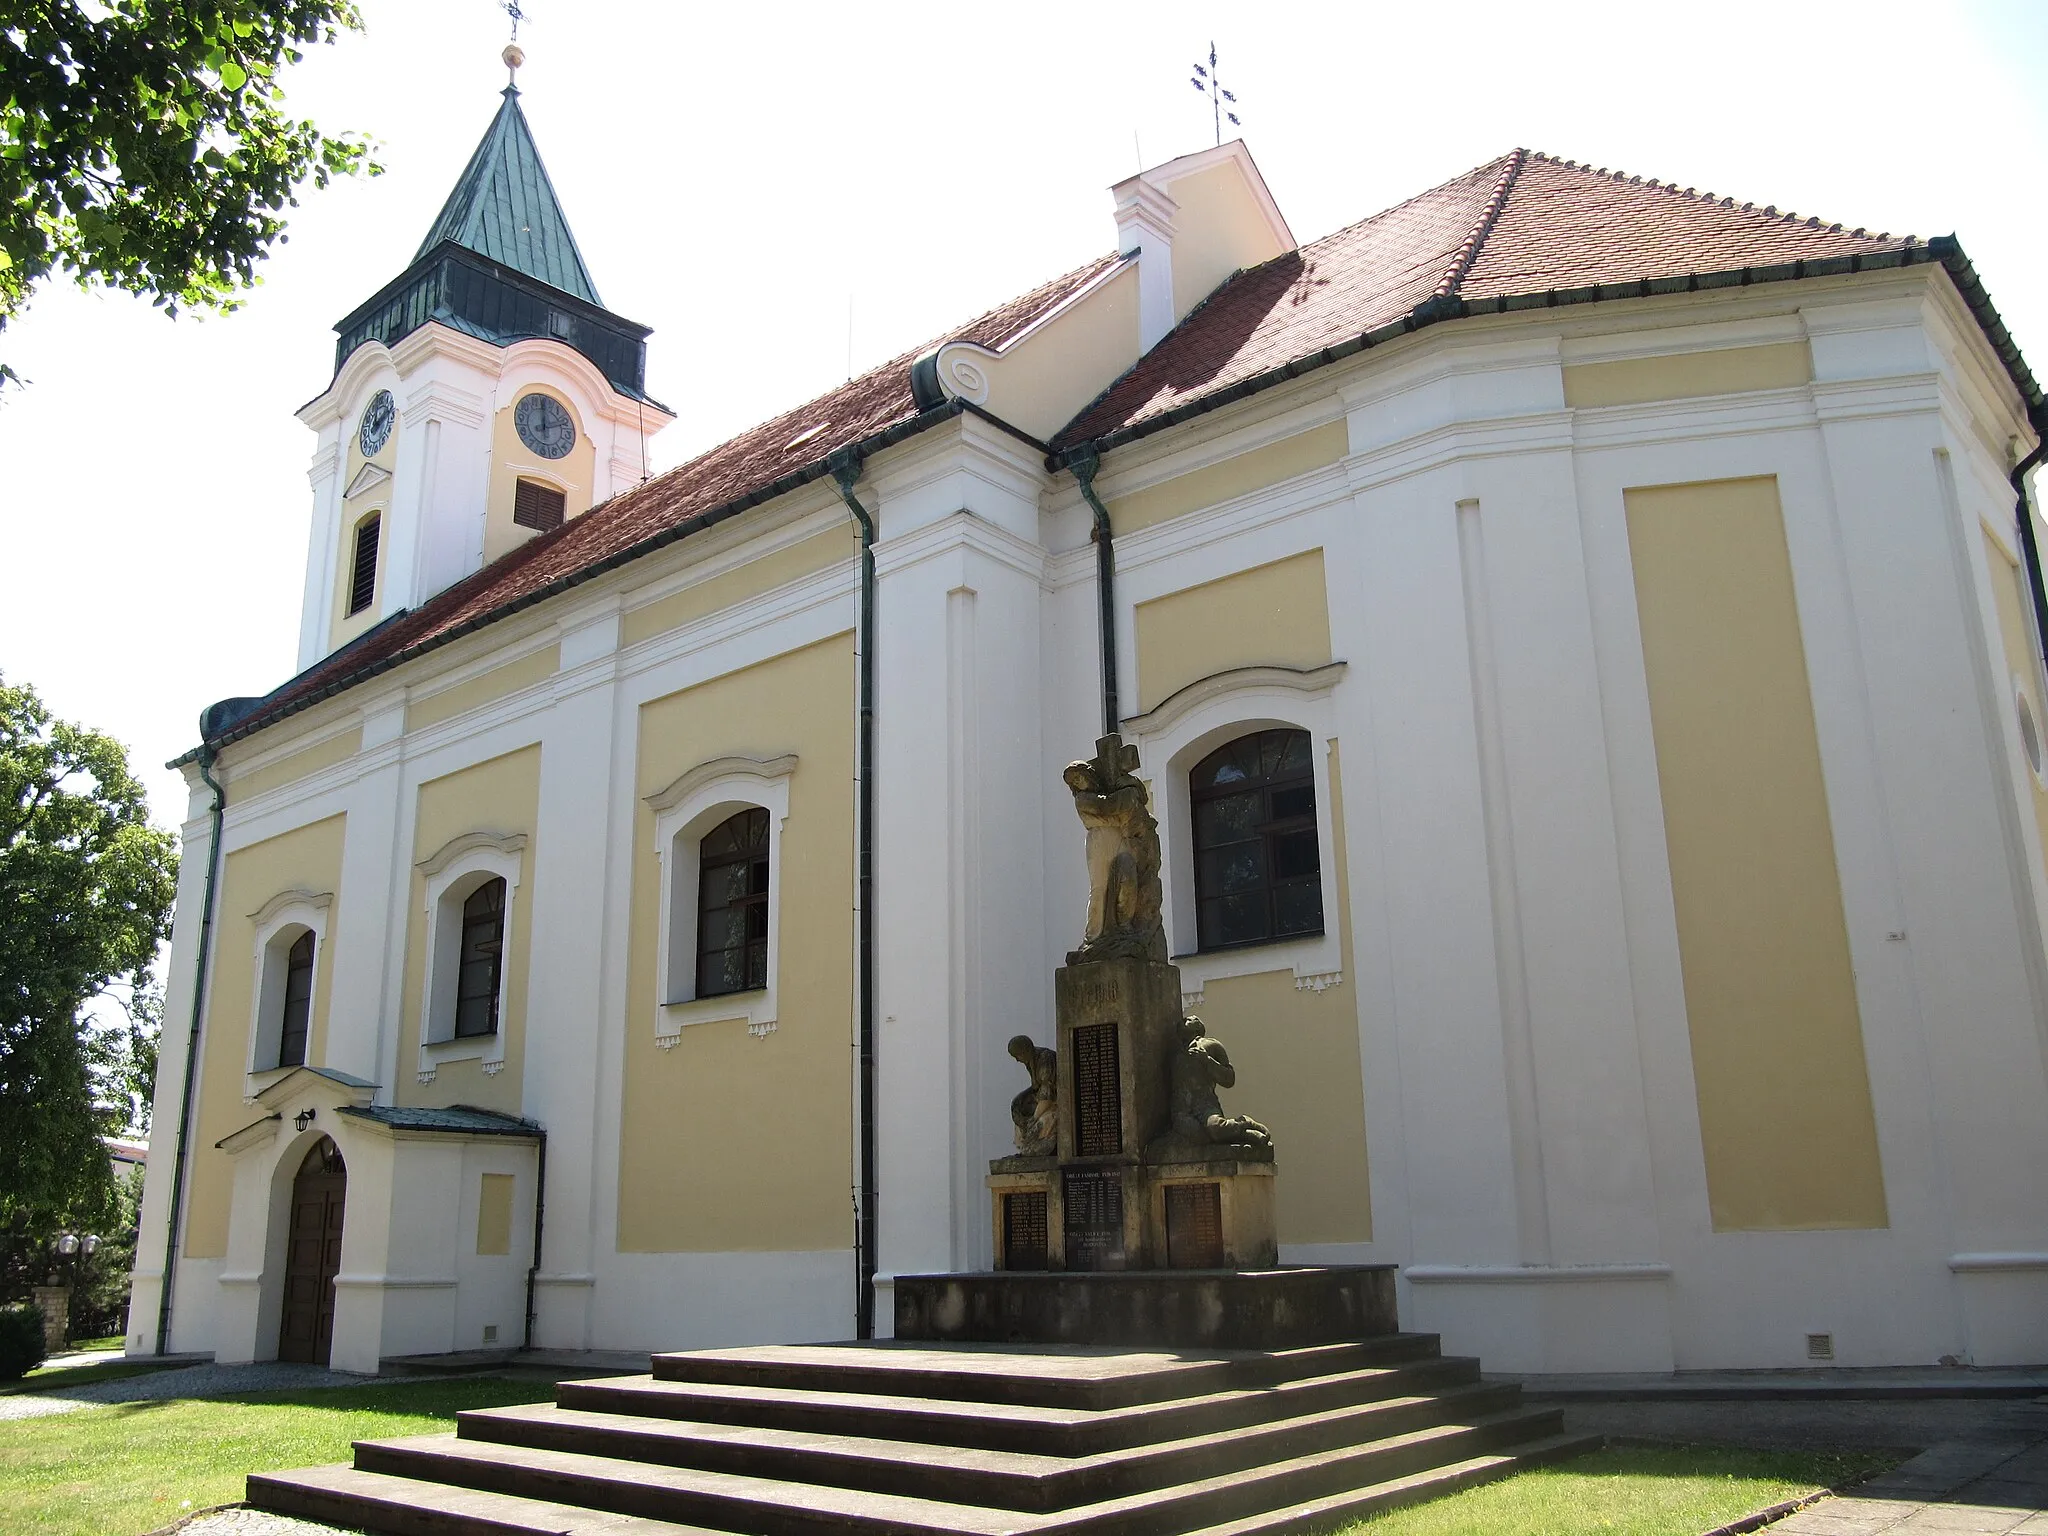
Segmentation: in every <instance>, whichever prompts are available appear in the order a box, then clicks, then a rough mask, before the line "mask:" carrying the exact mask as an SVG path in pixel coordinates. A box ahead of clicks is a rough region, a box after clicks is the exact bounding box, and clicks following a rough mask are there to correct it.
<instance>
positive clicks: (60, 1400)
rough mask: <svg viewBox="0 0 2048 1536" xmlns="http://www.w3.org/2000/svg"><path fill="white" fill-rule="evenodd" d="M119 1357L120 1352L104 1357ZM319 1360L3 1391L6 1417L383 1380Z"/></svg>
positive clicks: (0, 1416) (191, 1368) (187, 1369)
mask: <svg viewBox="0 0 2048 1536" xmlns="http://www.w3.org/2000/svg"><path fill="white" fill-rule="evenodd" d="M102 1358H113V1359H119V1358H120V1357H119V1356H112V1357H102ZM377 1379H378V1378H377V1377H374V1376H358V1375H355V1374H354V1373H352V1372H349V1371H330V1370H328V1369H327V1368H326V1367H325V1366H319V1365H291V1364H286V1363H283V1362H280V1361H275V1360H272V1361H267V1362H265V1363H263V1364H260V1365H187V1366H179V1367H175V1368H173V1369H170V1370H163V1371H151V1372H149V1373H147V1374H146V1375H139V1376H122V1377H118V1378H116V1379H115V1380H113V1381H95V1382H88V1383H87V1384H86V1385H84V1386H82V1387H65V1388H63V1389H61V1390H59V1391H54V1392H21V1393H14V1394H10V1395H8V1396H6V1397H0V1421H5V1420H9V1419H39V1418H43V1417H45V1416H47V1415H49V1414H53V1413H70V1412H72V1411H73V1410H75V1409H78V1408H84V1407H88V1406H90V1405H92V1404H94V1403H146V1402H157V1401H161V1400H163V1399H166V1398H187V1397H230V1396H233V1395H234V1394H236V1393H238V1392H297V1391H304V1390H306V1389H307V1388H311V1387H358V1386H362V1385H364V1384H366V1383H368V1382H372V1381H375V1380H377Z"/></svg>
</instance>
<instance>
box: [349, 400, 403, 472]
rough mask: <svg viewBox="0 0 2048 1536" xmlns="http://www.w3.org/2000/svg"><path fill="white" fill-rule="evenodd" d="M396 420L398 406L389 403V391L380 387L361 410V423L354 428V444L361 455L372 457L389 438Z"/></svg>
mask: <svg viewBox="0 0 2048 1536" xmlns="http://www.w3.org/2000/svg"><path fill="white" fill-rule="evenodd" d="M397 420H398V408H397V407H396V406H394V405H393V404H392V403H391V391H390V390H388V389H380V390H378V391H377V393H376V394H374V395H372V396H371V397H370V403H369V405H368V406H367V407H365V408H364V410H363V424H362V425H361V426H360V427H358V428H356V446H357V447H358V448H361V449H362V450H363V457H364V458H366V459H373V458H375V457H376V456H377V453H378V451H379V450H380V449H382V448H383V446H384V445H385V443H387V442H389V441H390V439H391V428H392V425H393V423H395V422H396V421H397Z"/></svg>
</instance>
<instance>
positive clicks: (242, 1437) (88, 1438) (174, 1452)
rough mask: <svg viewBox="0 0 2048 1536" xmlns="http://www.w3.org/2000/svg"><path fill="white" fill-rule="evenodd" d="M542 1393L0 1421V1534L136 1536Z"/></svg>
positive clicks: (406, 1388)
mask: <svg viewBox="0 0 2048 1536" xmlns="http://www.w3.org/2000/svg"><path fill="white" fill-rule="evenodd" d="M85 1369H87V1370H94V1369H98V1368H97V1367H90V1366H89V1367H86V1368H85ZM66 1374H67V1375H69V1374H70V1373H66ZM554 1395H555V1389H554V1385H553V1383H552V1382H550V1381H548V1380H546V1379H544V1378H536V1379H529V1380H524V1381H514V1380H506V1379H502V1378H497V1377H470V1378H467V1379H464V1380H460V1381H392V1382H378V1383H375V1384H374V1385H370V1386H362V1387H336V1388H331V1389H327V1390H322V1391H312V1392H251V1393H247V1394H245V1395H243V1396H240V1397H231V1398H212V1399H208V1400H205V1401H189V1400H188V1401H178V1400H175V1399H174V1400H170V1401H165V1402H147V1403H123V1404H117V1405H112V1406H107V1407H93V1408H82V1409H80V1410H78V1411H77V1412H75V1413H60V1414H52V1415H50V1416H49V1417H48V1418H41V1419H17V1420H13V1421H8V1422H0V1533H5V1536H29V1533H34V1536H141V1533H142V1532H144V1531H153V1530H155V1529H156V1528H157V1527H159V1526H163V1525H169V1524H170V1523H171V1522H172V1521H173V1520H176V1519H177V1518H178V1517H179V1516H181V1515H184V1514H188V1513H190V1512H191V1511H192V1510H195V1509H204V1508H205V1507H206V1506H207V1505H209V1504H229V1503H233V1502H235V1501H236V1500H239V1499H240V1498H241V1497H242V1479H243V1478H244V1477H245V1476H246V1475H247V1474H248V1473H250V1472H258V1471H266V1470H269V1469H271V1468H276V1467H305V1466H313V1465H316V1464H317V1463H320V1462H324V1461H346V1460H348V1458H349V1443H350V1442H351V1441H354V1440H362V1439H371V1438H375V1437H379V1436H384V1435H416V1434H424V1433H428V1432H431V1431H433V1430H439V1429H446V1428H447V1427H448V1426H449V1421H450V1420H452V1419H453V1418H454V1416H455V1413H456V1411H457V1410H458V1409H462V1408H484V1407H492V1406H496V1405H498V1404H502V1403H534V1402H549V1401H552V1400H553V1398H554Z"/></svg>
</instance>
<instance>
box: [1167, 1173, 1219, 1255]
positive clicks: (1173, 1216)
mask: <svg viewBox="0 0 2048 1536" xmlns="http://www.w3.org/2000/svg"><path fill="white" fill-rule="evenodd" d="M1222 1193H1223V1191H1222V1188H1221V1186H1219V1185H1215V1184H1169V1185H1167V1186H1166V1189H1165V1195H1166V1266H1167V1268H1169V1269H1221V1268H1222V1267H1223V1200H1222Z"/></svg>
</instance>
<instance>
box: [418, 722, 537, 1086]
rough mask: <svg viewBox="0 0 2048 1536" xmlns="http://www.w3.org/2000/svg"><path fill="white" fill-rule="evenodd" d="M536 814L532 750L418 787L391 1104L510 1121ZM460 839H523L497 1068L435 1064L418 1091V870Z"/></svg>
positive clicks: (421, 984)
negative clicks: (468, 1111)
mask: <svg viewBox="0 0 2048 1536" xmlns="http://www.w3.org/2000/svg"><path fill="white" fill-rule="evenodd" d="M539 816H540V748H539V747H537V746H536V747H523V748H521V749H520V750H519V751H517V752H508V753H506V754H505V755H504V756H503V757H494V758H492V759H491V760H490V761H488V762H483V763H477V764H474V765H473V766H471V767H468V768H462V769H458V770H457V771H456V772H454V773H450V774H444V775H442V777H440V778H438V779H430V780H428V781H427V782H426V783H424V784H422V785H421V786H420V789H419V810H418V814H417V819H416V820H415V822H414V824H413V840H412V860H413V864H414V868H413V871H412V884H411V888H410V889H411V894H410V895H409V897H408V898H407V902H406V909H405V992H404V995H403V996H402V997H401V998H400V1000H399V1031H398V1074H397V1075H398V1081H397V1083H396V1084H394V1085H393V1093H392V1099H393V1101H394V1102H396V1103H399V1104H405V1105H423V1106H427V1107H431V1108H435V1109H446V1108H447V1107H448V1106H450V1105H451V1104H472V1105H475V1106H476V1107H477V1108H478V1109H495V1110H498V1111H499V1112H500V1113H502V1114H507V1115H516V1114H518V1113H519V1098H520V1095H519V1083H520V1064H521V1061H522V1059H523V1057H524V1054H525V1046H526V973H527V967H528V963H529V960H530V958H531V956H532V952H533V915H532V914H533V856H534V844H533V834H534V824H535V822H536V821H537V820H538V819H539ZM464 832H490V833H495V834H497V835H499V836H511V835H512V834H514V833H523V834H524V835H525V837H526V840H527V841H526V848H525V850H524V851H523V852H522V853H521V854H520V856H519V865H520V875H519V889H518V890H516V891H514V892H512V893H511V896H512V905H511V910H510V911H509V912H508V913H507V914H506V919H505V955H504V964H505V1011H504V1013H503V1015H502V1016H500V1018H499V1019H498V1028H499V1029H500V1030H502V1031H503V1032H504V1036H505V1065H504V1068H503V1070H502V1071H499V1072H497V1073H495V1074H486V1073H485V1071H484V1069H483V1063H482V1062H481V1061H480V1060H478V1059H476V1058H474V1057H472V1058H470V1059H469V1060H467V1061H444V1062H442V1063H441V1064H440V1066H439V1068H438V1070H437V1071H436V1072H435V1074H434V1080H433V1081H432V1082H431V1083H421V1082H419V1081H417V1080H416V1077H415V1067H416V1064H417V1063H418V1061H419V1048H420V1001H421V996H422V991H423V989H424V988H425V986H426V978H427V910H426V902H427V877H426V876H425V875H423V874H421V873H420V871H419V869H418V865H419V862H420V861H421V860H422V859H426V858H431V857H432V856H433V855H434V854H435V853H436V852H438V851H439V850H440V849H441V848H443V847H444V846H446V845H447V843H448V842H449V840H450V839H451V838H454V837H457V836H460V835H461V834H462V833H464Z"/></svg>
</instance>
